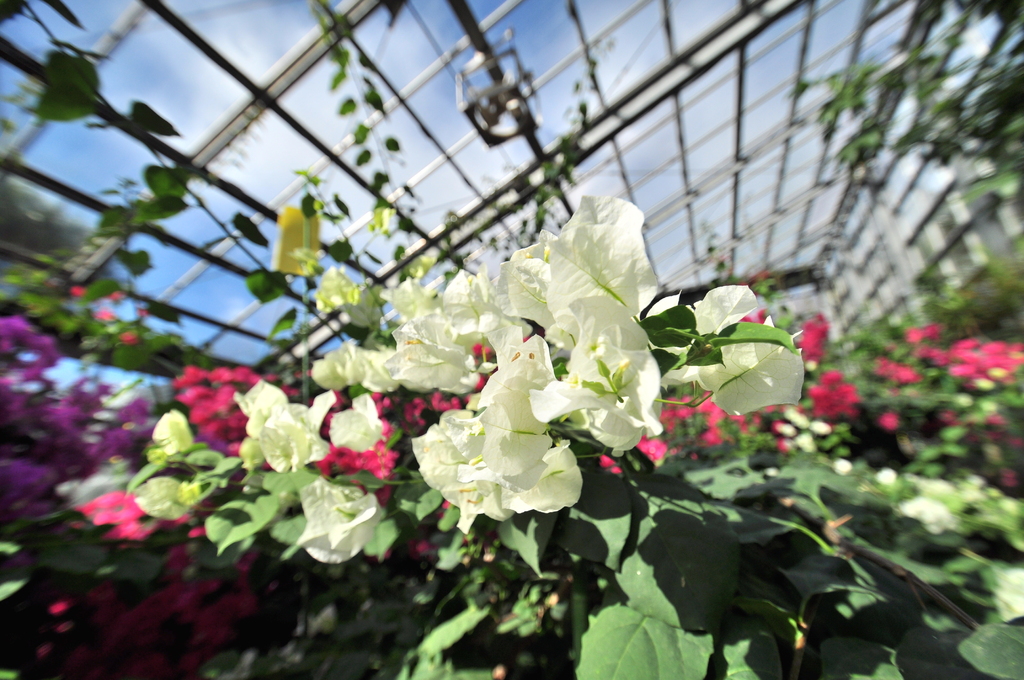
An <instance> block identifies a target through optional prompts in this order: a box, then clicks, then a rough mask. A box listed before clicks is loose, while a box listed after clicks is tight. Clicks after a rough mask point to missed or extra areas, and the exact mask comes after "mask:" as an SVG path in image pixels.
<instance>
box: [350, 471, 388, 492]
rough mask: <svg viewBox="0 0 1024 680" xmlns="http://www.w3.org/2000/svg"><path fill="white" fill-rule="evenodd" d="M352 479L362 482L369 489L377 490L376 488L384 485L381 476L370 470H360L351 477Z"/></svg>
mask: <svg viewBox="0 0 1024 680" xmlns="http://www.w3.org/2000/svg"><path fill="white" fill-rule="evenodd" d="M351 479H352V481H354V482H357V483H359V484H362V485H363V486H364V487H366V490H367V491H375V490H376V489H379V488H381V487H382V486H384V482H383V481H381V479H380V477H378V476H377V475H375V474H373V473H372V472H370V471H369V470H360V471H359V472H357V473H355V474H354V475H352V477H351Z"/></svg>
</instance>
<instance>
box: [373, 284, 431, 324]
mask: <svg viewBox="0 0 1024 680" xmlns="http://www.w3.org/2000/svg"><path fill="white" fill-rule="evenodd" d="M382 295H383V297H384V299H385V300H387V301H388V302H390V303H391V306H392V307H394V308H395V311H396V312H398V317H399V319H400V320H402V321H409V320H410V319H415V318H417V317H420V316H426V315H427V314H432V313H434V312H436V311H439V310H440V309H441V299H440V298H438V297H437V291H436V290H433V289H432V288H427V287H426V286H422V285H420V283H419V281H417V280H415V279H406V280H405V281H402V282H401V283H400V284H398V286H397V287H395V288H390V289H388V290H385V291H384V292H383V293H382Z"/></svg>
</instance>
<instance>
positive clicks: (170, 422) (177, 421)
mask: <svg viewBox="0 0 1024 680" xmlns="http://www.w3.org/2000/svg"><path fill="white" fill-rule="evenodd" d="M153 442H154V443H155V444H156V445H157V446H159V447H160V448H161V449H163V450H164V451H165V452H166V453H168V454H175V453H181V452H182V451H184V450H185V449H187V448H188V447H190V446H192V428H190V427H189V426H188V420H187V419H186V418H185V414H184V413H182V412H181V411H168V412H167V413H165V414H163V415H162V416H160V420H158V421H157V423H156V427H154V428H153Z"/></svg>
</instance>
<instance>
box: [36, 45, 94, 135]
mask: <svg viewBox="0 0 1024 680" xmlns="http://www.w3.org/2000/svg"><path fill="white" fill-rule="evenodd" d="M99 83H100V79H99V76H98V75H97V73H96V67H95V66H93V64H92V62H90V61H89V60H88V59H86V58H85V57H79V56H72V55H70V54H65V53H64V52H56V51H55V52H50V53H49V54H48V55H47V61H46V89H45V90H43V94H42V96H40V97H39V102H38V103H37V104H36V115H37V116H39V117H40V118H42V119H43V120H75V119H77V118H82V117H84V116H88V115H89V114H90V113H92V112H93V111H95V110H96V91H97V89H98V88H99Z"/></svg>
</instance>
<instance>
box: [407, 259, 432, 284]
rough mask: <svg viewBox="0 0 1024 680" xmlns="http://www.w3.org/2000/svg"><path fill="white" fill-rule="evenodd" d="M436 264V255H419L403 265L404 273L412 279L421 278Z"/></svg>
mask: <svg viewBox="0 0 1024 680" xmlns="http://www.w3.org/2000/svg"><path fill="white" fill-rule="evenodd" d="M435 264H437V255H420V256H419V257H417V258H416V259H415V260H413V261H412V262H410V263H409V264H407V265H406V266H405V270H404V271H405V274H407V275H408V276H409V277H410V278H413V279H422V278H423V277H424V276H426V275H427V273H429V272H430V270H431V269H432V268H433V266H434V265H435Z"/></svg>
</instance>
